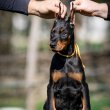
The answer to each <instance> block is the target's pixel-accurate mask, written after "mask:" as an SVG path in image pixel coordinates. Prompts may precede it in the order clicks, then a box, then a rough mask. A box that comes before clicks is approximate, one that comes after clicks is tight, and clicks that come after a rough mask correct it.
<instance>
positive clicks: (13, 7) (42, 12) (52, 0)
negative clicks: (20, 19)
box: [0, 0, 67, 19]
mask: <svg viewBox="0 0 110 110" xmlns="http://www.w3.org/2000/svg"><path fill="white" fill-rule="evenodd" d="M60 2H61V1H60V0H44V1H38V0H0V10H5V11H12V12H17V13H22V14H26V15H36V16H39V17H42V18H46V19H51V18H54V17H55V13H58V12H59V10H60V8H59V3H60ZM66 12H67V8H66V6H65V5H64V4H63V3H61V17H62V18H64V17H65V15H66Z"/></svg>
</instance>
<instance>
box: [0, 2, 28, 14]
mask: <svg viewBox="0 0 110 110" xmlns="http://www.w3.org/2000/svg"><path fill="white" fill-rule="evenodd" d="M29 1H30V0H0V10H5V11H12V12H17V13H22V14H26V15H28V4H29Z"/></svg>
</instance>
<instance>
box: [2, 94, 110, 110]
mask: <svg viewBox="0 0 110 110" xmlns="http://www.w3.org/2000/svg"><path fill="white" fill-rule="evenodd" d="M43 105H44V101H39V102H38V103H37V104H36V110H43ZM0 107H25V100H20V99H14V100H0ZM91 108H92V109H91V110H106V109H104V108H107V110H110V98H109V97H107V96H104V95H103V96H101V97H99V96H97V95H95V96H93V95H92V96H91Z"/></svg>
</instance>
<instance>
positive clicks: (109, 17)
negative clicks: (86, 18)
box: [105, 3, 110, 21]
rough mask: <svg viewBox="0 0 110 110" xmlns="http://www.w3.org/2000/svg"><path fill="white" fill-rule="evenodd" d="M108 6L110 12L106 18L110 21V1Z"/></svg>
mask: <svg viewBox="0 0 110 110" xmlns="http://www.w3.org/2000/svg"><path fill="white" fill-rule="evenodd" d="M107 6H108V14H107V18H106V19H105V20H108V21H110V3H107Z"/></svg>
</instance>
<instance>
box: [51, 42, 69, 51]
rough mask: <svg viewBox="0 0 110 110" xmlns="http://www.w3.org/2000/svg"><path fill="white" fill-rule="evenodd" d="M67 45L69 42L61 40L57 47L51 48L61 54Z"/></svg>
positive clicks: (52, 46)
mask: <svg viewBox="0 0 110 110" xmlns="http://www.w3.org/2000/svg"><path fill="white" fill-rule="evenodd" d="M67 45H68V41H60V40H59V41H57V43H56V44H55V45H53V44H50V48H51V50H52V51H54V52H60V51H62V50H64V49H66V47H67Z"/></svg>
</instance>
